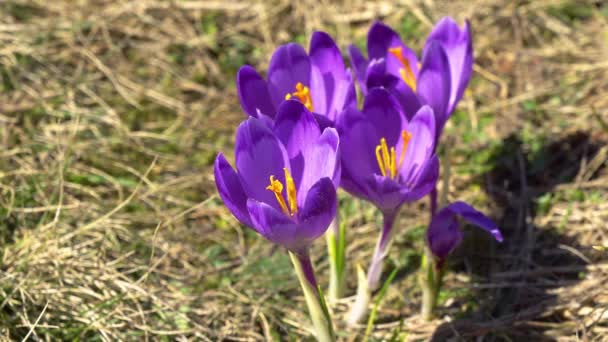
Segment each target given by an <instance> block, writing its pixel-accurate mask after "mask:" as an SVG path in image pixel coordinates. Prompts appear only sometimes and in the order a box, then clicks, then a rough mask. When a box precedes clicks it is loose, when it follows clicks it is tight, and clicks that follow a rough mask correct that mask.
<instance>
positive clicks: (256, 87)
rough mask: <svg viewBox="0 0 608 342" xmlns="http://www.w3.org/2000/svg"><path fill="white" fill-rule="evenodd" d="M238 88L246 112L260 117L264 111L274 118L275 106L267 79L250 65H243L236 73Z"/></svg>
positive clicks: (240, 100)
mask: <svg viewBox="0 0 608 342" xmlns="http://www.w3.org/2000/svg"><path fill="white" fill-rule="evenodd" d="M236 90H237V93H238V96H239V102H240V103H241V107H242V108H243V111H245V113H247V114H249V115H251V116H253V117H254V118H257V117H259V115H258V114H259V113H262V114H264V115H266V116H268V117H271V118H274V115H275V110H276V109H275V107H274V105H273V103H272V100H271V99H270V93H269V92H268V85H267V84H266V81H265V80H264V79H263V78H262V76H260V74H258V73H257V71H255V69H254V68H253V67H251V66H249V65H245V66H242V67H241V68H240V69H239V71H238V73H237V74H236Z"/></svg>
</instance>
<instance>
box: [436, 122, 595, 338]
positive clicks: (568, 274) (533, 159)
mask: <svg viewBox="0 0 608 342" xmlns="http://www.w3.org/2000/svg"><path fill="white" fill-rule="evenodd" d="M594 140H595V139H593V138H592V137H591V136H590V135H588V134H587V133H583V132H576V133H573V134H570V135H568V136H566V137H565V138H564V139H561V140H558V141H553V142H549V143H547V144H545V145H542V146H541V147H540V148H537V149H535V151H531V149H530V148H529V146H526V145H525V144H524V143H522V141H521V139H520V137H519V136H517V135H511V136H509V137H508V138H506V139H505V140H504V141H503V144H502V145H501V146H500V147H499V148H498V149H497V150H496V153H495V154H494V156H493V157H494V158H493V160H494V162H495V164H494V165H495V166H494V167H493V168H492V169H491V170H490V171H489V172H487V173H486V174H485V175H484V176H483V177H484V179H483V183H484V190H485V191H486V193H487V194H488V195H489V197H490V198H491V199H492V200H493V201H494V207H495V208H497V209H496V211H495V212H494V213H492V217H493V218H495V219H496V220H497V222H498V223H499V225H500V227H501V230H502V232H503V234H504V236H505V242H504V243H503V244H500V245H498V244H496V243H494V242H493V241H491V239H490V238H489V237H488V236H487V234H484V233H483V232H481V231H479V230H475V229H473V228H471V229H469V228H466V229H465V234H466V238H465V240H464V242H463V244H462V245H461V246H460V248H458V249H457V250H456V251H455V253H454V254H453V255H452V258H451V265H450V267H451V270H452V271H453V272H460V273H466V274H468V275H469V276H470V277H471V279H472V280H473V281H475V282H476V283H481V284H486V285H487V286H485V288H483V289H482V288H479V289H474V290H473V292H472V294H471V296H470V297H469V298H468V301H469V302H473V303H472V305H469V307H473V308H474V309H473V310H470V311H468V312H467V313H466V314H463V315H462V316H461V317H459V318H457V319H456V320H454V321H453V322H451V323H444V324H442V325H441V326H439V327H438V328H437V329H436V331H435V332H434V334H433V337H432V339H431V340H432V341H445V340H448V339H452V338H456V339H458V340H461V339H465V340H469V339H474V338H475V337H479V336H495V337H500V336H503V337H506V336H508V337H509V338H510V339H515V340H521V339H522V338H534V341H539V340H552V338H551V337H550V336H548V335H546V334H545V330H546V329H547V327H549V326H551V324H546V325H544V324H542V323H543V322H546V323H549V322H553V323H556V322H559V321H560V317H557V315H558V313H557V310H554V309H555V306H556V305H558V298H557V296H556V295H554V294H552V293H551V290H552V289H556V288H558V287H563V286H573V285H575V284H576V283H577V282H578V281H580V279H582V278H581V277H582V276H583V275H584V271H585V267H584V265H585V261H584V260H583V259H582V258H581V257H580V256H577V255H576V251H580V250H583V251H586V250H588V249H589V246H580V245H578V244H577V240H576V239H575V238H571V237H568V236H567V235H565V234H564V231H565V229H567V227H565V226H563V225H558V226H551V225H535V222H539V221H540V220H537V219H535V218H537V216H538V217H541V216H542V215H543V213H544V211H546V210H547V206H548V205H550V203H548V202H549V201H550V200H551V196H552V192H553V190H555V188H556V187H557V186H559V185H560V184H566V183H572V184H574V185H576V184H577V178H578V177H580V170H581V165H583V169H585V165H586V164H585V163H586V162H587V161H589V160H591V159H592V158H593V156H594V155H595V154H596V153H598V151H599V149H600V147H601V146H602V144H601V143H600V142H598V141H594ZM591 176H592V175H589V177H591ZM536 224H538V223H536ZM564 225H565V223H564ZM463 304H464V303H455V304H453V305H452V306H455V305H456V306H457V305H463ZM532 321H534V322H536V323H538V324H535V323H532ZM575 332H576V331H573V333H575Z"/></svg>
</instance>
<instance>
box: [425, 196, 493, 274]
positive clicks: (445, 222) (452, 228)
mask: <svg viewBox="0 0 608 342" xmlns="http://www.w3.org/2000/svg"><path fill="white" fill-rule="evenodd" d="M459 218H462V219H463V220H465V221H467V222H469V223H471V224H474V225H476V226H478V227H480V228H481V229H483V230H485V231H487V232H489V233H490V234H492V236H493V237H494V238H495V239H496V241H498V242H502V234H501V233H500V230H499V229H498V226H496V224H495V223H494V222H493V221H492V220H490V219H489V218H488V217H486V216H485V215H484V214H482V213H481V212H479V211H477V210H476V209H475V208H473V207H471V206H470V205H469V204H467V203H465V202H462V201H458V202H454V203H452V204H450V205H448V206H446V207H445V208H443V209H441V210H440V211H439V212H437V213H436V214H435V216H433V218H432V220H431V224H430V225H429V229H428V230H427V234H426V238H427V242H428V245H429V248H430V249H431V252H432V253H433V255H435V257H436V258H437V262H438V264H439V265H441V264H443V262H444V261H445V259H446V258H447V256H448V255H449V254H450V253H451V252H452V251H453V250H454V249H455V248H456V247H457V246H458V245H459V244H460V242H461V241H462V232H461V231H460V224H459V222H458V219H459Z"/></svg>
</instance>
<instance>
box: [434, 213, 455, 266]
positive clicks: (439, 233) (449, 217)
mask: <svg viewBox="0 0 608 342" xmlns="http://www.w3.org/2000/svg"><path fill="white" fill-rule="evenodd" d="M426 239H427V243H428V245H429V248H430V249H431V252H432V253H433V255H435V257H436V258H437V259H438V261H439V263H440V264H441V263H443V261H444V260H445V259H446V258H447V256H448V255H449V254H450V253H451V252H452V251H453V250H454V248H456V247H457V246H458V245H459V244H460V242H461V241H462V232H461V231H460V228H459V226H458V221H457V220H456V217H455V216H454V214H453V213H452V212H451V211H449V210H445V209H443V210H441V211H440V212H438V213H437V214H435V216H433V218H432V219H431V224H429V228H428V229H427V231H426Z"/></svg>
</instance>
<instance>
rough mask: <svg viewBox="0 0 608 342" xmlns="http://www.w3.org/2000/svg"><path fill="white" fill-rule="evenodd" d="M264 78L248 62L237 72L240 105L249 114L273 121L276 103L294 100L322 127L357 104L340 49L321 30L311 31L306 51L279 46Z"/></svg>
mask: <svg viewBox="0 0 608 342" xmlns="http://www.w3.org/2000/svg"><path fill="white" fill-rule="evenodd" d="M267 78H268V80H264V78H262V76H260V74H258V72H257V71H256V70H255V69H254V68H253V67H251V66H248V65H245V66H243V67H241V68H240V69H239V71H238V74H237V77H236V84H237V91H238V96H239V100H240V102H241V107H242V108H243V110H244V111H245V113H247V114H249V115H250V116H252V117H255V118H263V119H265V120H274V119H275V116H276V113H277V109H278V108H279V106H280V104H281V103H282V102H283V101H285V100H288V99H295V100H299V101H300V102H302V103H303V104H304V105H305V106H306V108H307V109H308V110H309V111H311V112H312V113H314V114H315V117H316V118H317V121H318V122H319V124H320V125H321V127H326V126H332V125H333V122H335V120H336V118H337V116H338V115H339V114H340V113H341V112H342V110H343V109H344V108H347V107H351V106H352V107H354V106H356V105H357V97H356V92H355V86H354V81H353V80H352V77H351V74H350V72H349V71H348V70H347V69H346V67H345V66H344V61H343V60H342V54H341V53H340V49H338V47H337V46H336V43H335V42H334V40H333V39H332V38H331V37H330V36H329V35H328V34H327V33H325V32H315V33H313V35H312V38H311V41H310V49H309V53H308V54H307V53H306V51H305V50H304V48H303V47H302V46H301V45H299V44H296V43H289V44H286V45H282V46H280V47H279V48H278V49H277V50H276V51H275V52H274V53H273V55H272V58H271V60H270V65H269V66H268V77H267Z"/></svg>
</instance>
